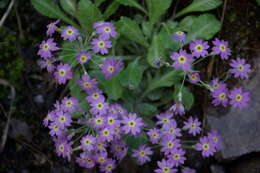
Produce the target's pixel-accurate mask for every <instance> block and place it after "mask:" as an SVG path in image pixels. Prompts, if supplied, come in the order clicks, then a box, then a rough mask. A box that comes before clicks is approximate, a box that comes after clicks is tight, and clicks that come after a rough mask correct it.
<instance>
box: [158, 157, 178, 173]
mask: <svg viewBox="0 0 260 173" xmlns="http://www.w3.org/2000/svg"><path fill="white" fill-rule="evenodd" d="M157 165H158V166H159V169H156V170H155V171H154V172H156V173H176V172H177V169H174V168H173V163H172V162H171V161H169V160H165V159H163V160H162V161H158V162H157Z"/></svg>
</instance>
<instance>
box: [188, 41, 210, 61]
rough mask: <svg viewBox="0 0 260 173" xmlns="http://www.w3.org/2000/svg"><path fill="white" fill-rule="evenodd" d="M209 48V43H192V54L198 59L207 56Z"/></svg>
mask: <svg viewBox="0 0 260 173" xmlns="http://www.w3.org/2000/svg"><path fill="white" fill-rule="evenodd" d="M208 48H209V45H208V42H207V41H202V40H195V41H194V42H192V43H190V50H191V52H192V55H193V56H195V57H196V58H199V57H205V56H207V55H208V51H207V49H208Z"/></svg>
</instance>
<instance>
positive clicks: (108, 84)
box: [100, 75, 123, 100]
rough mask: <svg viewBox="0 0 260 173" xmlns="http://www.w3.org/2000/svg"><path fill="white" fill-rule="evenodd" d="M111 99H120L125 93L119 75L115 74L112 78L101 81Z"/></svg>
mask: <svg viewBox="0 0 260 173" xmlns="http://www.w3.org/2000/svg"><path fill="white" fill-rule="evenodd" d="M100 82H101V84H102V86H103V88H104V89H105V92H106V94H107V96H108V98H109V99H111V100H118V99H119V98H120V97H121V96H122V94H123V87H122V86H121V84H120V81H119V76H118V75H115V76H113V77H112V78H111V79H108V80H103V81H100Z"/></svg>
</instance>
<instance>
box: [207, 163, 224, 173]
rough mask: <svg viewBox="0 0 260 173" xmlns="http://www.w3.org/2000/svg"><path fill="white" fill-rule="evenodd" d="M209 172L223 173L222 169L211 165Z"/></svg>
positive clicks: (216, 165)
mask: <svg viewBox="0 0 260 173" xmlns="http://www.w3.org/2000/svg"><path fill="white" fill-rule="evenodd" d="M210 170H211V172H212V173H225V170H224V167H223V166H221V165H218V164H214V165H211V166H210Z"/></svg>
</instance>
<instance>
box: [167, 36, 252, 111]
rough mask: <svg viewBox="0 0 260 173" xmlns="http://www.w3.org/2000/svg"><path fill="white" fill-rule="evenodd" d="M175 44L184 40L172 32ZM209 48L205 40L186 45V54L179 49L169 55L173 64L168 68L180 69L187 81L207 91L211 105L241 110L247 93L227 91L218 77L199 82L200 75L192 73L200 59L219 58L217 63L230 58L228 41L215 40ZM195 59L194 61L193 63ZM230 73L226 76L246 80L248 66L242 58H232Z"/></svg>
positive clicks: (184, 37)
mask: <svg viewBox="0 0 260 173" xmlns="http://www.w3.org/2000/svg"><path fill="white" fill-rule="evenodd" d="M173 38H174V39H175V41H177V42H179V43H183V42H184V41H185V39H186V36H185V33H183V32H176V33H174V35H173ZM212 43H213V47H212V49H211V52H210V50H209V49H210V46H209V43H208V42H207V41H202V40H195V41H193V42H191V43H190V44H189V50H190V53H188V52H187V51H186V50H183V49H181V50H180V51H179V52H173V53H172V55H171V56H170V58H171V59H172V60H173V61H174V62H173V64H172V67H173V68H175V69H178V70H183V71H185V72H186V73H187V74H188V78H189V82H190V83H193V84H199V83H200V84H201V85H203V86H205V87H206V88H208V89H209V90H210V91H211V94H210V95H211V96H212V98H213V100H212V104H213V105H214V106H219V105H221V106H224V107H226V106H228V105H231V106H233V107H235V108H245V107H247V106H248V104H249V101H250V98H249V97H250V93H249V92H248V91H244V90H243V89H242V88H233V89H231V90H230V89H228V87H227V84H226V83H224V80H223V81H221V80H220V79H218V78H215V79H213V80H212V81H211V82H209V84H207V83H204V82H203V81H201V78H200V74H199V73H198V72H197V71H194V70H193V67H194V65H195V64H196V63H197V62H200V61H201V60H203V59H205V58H207V57H210V56H213V57H215V56H217V55H219V56H220V59H221V60H227V59H229V58H230V56H231V50H230V48H228V42H226V41H224V40H219V39H218V38H216V39H215V40H214V41H213V42H212ZM196 59H198V60H197V61H195V60H196ZM229 65H230V68H231V69H230V70H229V71H228V73H227V75H230V76H231V75H232V76H234V77H235V78H241V79H247V78H248V77H249V73H250V72H251V65H250V64H247V63H246V60H245V59H242V58H236V59H232V60H231V62H230V63H229Z"/></svg>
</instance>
